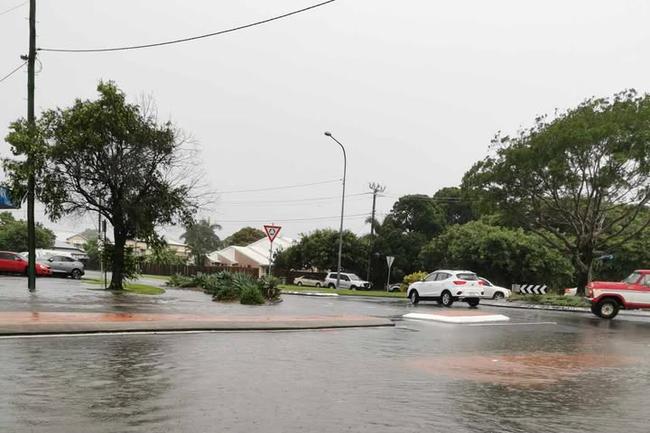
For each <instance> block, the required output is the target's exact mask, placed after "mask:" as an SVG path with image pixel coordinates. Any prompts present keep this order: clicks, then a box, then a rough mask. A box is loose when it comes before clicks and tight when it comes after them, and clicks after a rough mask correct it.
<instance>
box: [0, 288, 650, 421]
mask: <svg viewBox="0 0 650 433" xmlns="http://www.w3.org/2000/svg"><path fill="white" fill-rule="evenodd" d="M38 282H39V289H38V290H37V292H36V293H35V294H28V293H27V292H26V290H25V288H24V287H25V279H24V278H22V277H10V276H1V277H0V310H2V311H80V312H90V311H96V312H124V311H129V312H142V313H193V314H199V313H200V314H229V315H238V314H241V315H251V314H260V315H264V314H273V315H281V314H291V315H296V314H305V315H307V314H364V315H374V316H380V317H390V318H393V319H394V320H396V326H395V327H394V328H376V329H372V328H371V329H349V330H320V331H300V332H239V333H237V332H228V333H224V332H221V333H177V334H132V335H95V336H64V337H44V338H3V339H0V367H1V369H0V390H2V391H1V392H0V432H49V433H59V432H61V433H63V432H66V433H68V432H69V433H76V432H84V433H86V432H116V433H117V432H197V433H204V432H345V431H351V432H420V431H423V432H424V431H427V432H431V431H433V432H437V431H440V432H481V433H483V432H484V433H488V432H527V433H528V432H549V433H550V432H594V433H600V432H602V433H614V432H620V431H625V432H629V433H636V432H639V433H642V432H643V433H645V432H647V431H648V423H649V421H650V415H648V414H649V413H650V412H649V411H648V407H649V406H648V395H649V393H648V390H649V389H650V320H648V319H647V318H642V317H619V318H617V319H615V320H613V321H604V320H600V319H598V318H596V317H594V316H592V315H590V314H582V313H567V312H549V311H531V310H513V309H503V308H496V307H480V309H481V310H483V311H490V312H498V313H500V314H505V315H507V316H509V317H510V319H511V320H510V322H507V323H498V324H497V323H493V324H472V325H450V324H442V323H431V322H424V321H411V320H401V319H400V318H401V316H402V315H403V314H405V313H407V312H435V311H438V310H439V307H437V306H436V305H432V304H426V303H425V304H421V305H419V306H417V307H413V306H410V305H408V304H407V303H406V302H404V301H402V300H391V299H360V298H348V297H339V298H313V297H303V296H289V295H285V296H284V302H282V303H280V304H277V305H271V306H262V307H246V306H241V305H238V304H226V305H224V304H218V303H213V302H211V301H210V299H209V297H207V296H206V295H204V294H203V293H200V292H191V291H180V290H168V291H167V293H165V294H164V295H162V296H160V297H149V296H138V295H128V294H125V295H114V294H112V293H106V292H103V291H100V290H89V289H88V288H86V287H84V285H83V284H81V283H80V282H76V281H70V280H64V279H47V280H45V279H43V280H40V279H39V280H38ZM454 308H455V309H456V308H457V309H465V308H466V306H465V305H464V304H457V305H455V306H454Z"/></svg>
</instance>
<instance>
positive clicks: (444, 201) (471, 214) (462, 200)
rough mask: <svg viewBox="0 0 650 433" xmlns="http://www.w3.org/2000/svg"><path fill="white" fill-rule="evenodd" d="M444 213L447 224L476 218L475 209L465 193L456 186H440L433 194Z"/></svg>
mask: <svg viewBox="0 0 650 433" xmlns="http://www.w3.org/2000/svg"><path fill="white" fill-rule="evenodd" d="M433 199H434V200H436V201H437V202H438V206H440V207H441V208H442V210H443V212H444V214H445V220H446V224H447V225H451V224H465V223H467V222H469V221H472V220H475V219H476V218H477V210H476V209H474V206H472V202H471V201H470V199H469V198H468V197H467V194H466V193H465V192H464V191H463V190H462V189H461V188H459V187H457V186H450V187H445V188H441V189H439V190H438V191H436V193H435V194H433Z"/></svg>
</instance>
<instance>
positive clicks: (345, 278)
mask: <svg viewBox="0 0 650 433" xmlns="http://www.w3.org/2000/svg"><path fill="white" fill-rule="evenodd" d="M341 281H350V278H348V276H347V275H341Z"/></svg>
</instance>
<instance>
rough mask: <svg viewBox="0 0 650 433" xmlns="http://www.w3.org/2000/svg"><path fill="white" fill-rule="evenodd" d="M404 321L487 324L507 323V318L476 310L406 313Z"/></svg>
mask: <svg viewBox="0 0 650 433" xmlns="http://www.w3.org/2000/svg"><path fill="white" fill-rule="evenodd" d="M402 317H403V318H404V319H415V320H432V321H435V322H444V323H457V324H460V323H488V322H507V321H509V320H510V318H509V317H508V316H504V315H503V314H493V313H486V312H483V311H477V310H443V311H440V312H435V313H431V314H426V313H408V314H404V315H403V316H402Z"/></svg>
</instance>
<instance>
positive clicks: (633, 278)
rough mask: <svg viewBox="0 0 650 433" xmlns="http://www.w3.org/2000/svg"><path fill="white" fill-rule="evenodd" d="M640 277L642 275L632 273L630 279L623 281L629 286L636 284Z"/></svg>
mask: <svg viewBox="0 0 650 433" xmlns="http://www.w3.org/2000/svg"><path fill="white" fill-rule="evenodd" d="M640 276H641V274H639V273H638V272H632V273H631V274H630V276H629V277H627V278H626V279H624V280H623V282H624V283H627V284H634V283H636V282H637V281H639V277H640Z"/></svg>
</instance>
